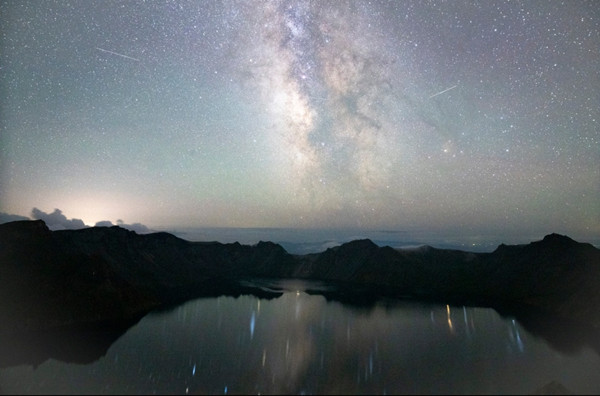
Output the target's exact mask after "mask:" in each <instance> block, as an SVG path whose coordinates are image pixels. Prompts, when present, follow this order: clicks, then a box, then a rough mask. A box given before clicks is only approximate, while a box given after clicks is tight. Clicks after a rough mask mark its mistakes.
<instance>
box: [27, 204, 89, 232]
mask: <svg viewBox="0 0 600 396" xmlns="http://www.w3.org/2000/svg"><path fill="white" fill-rule="evenodd" d="M31 217H33V218H34V219H36V220H43V221H44V222H45V223H46V225H47V226H48V228H49V229H51V230H53V231H54V230H77V229H79V228H85V227H87V226H86V225H85V224H84V223H83V220H81V219H67V217H66V216H65V215H64V214H63V213H62V210H60V209H54V212H52V213H46V212H44V211H42V210H39V209H38V208H33V209H32V210H31Z"/></svg>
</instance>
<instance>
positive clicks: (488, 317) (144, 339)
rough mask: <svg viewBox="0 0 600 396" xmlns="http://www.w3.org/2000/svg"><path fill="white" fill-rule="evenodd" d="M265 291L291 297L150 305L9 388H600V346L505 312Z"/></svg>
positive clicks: (301, 288)
mask: <svg viewBox="0 0 600 396" xmlns="http://www.w3.org/2000/svg"><path fill="white" fill-rule="evenodd" d="M260 287H261V288H263V289H264V290H269V291H278V292H280V293H282V294H281V296H280V297H278V298H271V299H259V298H257V297H255V296H253V295H242V296H239V297H237V298H234V297H229V296H220V297H211V298H200V299H196V300H192V301H188V302H186V303H184V304H182V305H180V306H177V307H174V308H172V309H170V310H165V311H161V312H153V313H150V314H148V315H147V316H145V317H144V318H142V319H141V320H140V321H139V322H138V323H137V324H135V325H134V326H132V327H130V328H129V329H128V330H127V331H126V332H125V333H124V334H123V335H122V336H120V337H118V339H117V340H116V341H114V343H112V345H110V347H108V350H107V351H105V352H102V354H103V356H99V357H97V358H95V359H97V360H95V361H93V362H91V363H87V364H81V363H67V362H63V361H60V360H56V359H48V360H46V361H44V362H43V363H41V364H39V365H38V366H37V367H33V366H31V365H26V364H21V365H18V366H14V367H6V368H3V369H0V391H1V392H3V393H130V394H131V393H136V394H140V393H144V394H146V393H179V394H186V393H209V394H234V393H256V394H258V393H294V394H302V393H307V394H311V393H320V394H322V393H330V394H331V393H334V394H335V393H355V394H356V393H377V394H386V393H388V394H389V393H391V394H394V393H396V394H397V393H426V394H435V393H444V394H448V393H454V394H465V393H466V394H473V393H487V394H498V393H521V394H529V393H533V392H535V391H536V390H537V389H539V388H541V387H542V386H544V385H546V384H548V383H550V382H553V381H554V382H558V383H560V384H562V385H563V386H564V387H566V388H567V389H568V390H569V391H571V392H575V393H590V394H598V393H600V376H599V375H598V373H600V354H599V351H598V349H599V348H597V344H596V346H595V347H594V346H593V345H588V344H586V343H578V342H577V340H574V341H575V342H574V343H573V345H571V344H570V343H569V342H568V340H567V341H566V342H564V340H563V341H558V343H556V341H555V342H554V344H556V345H553V342H549V341H548V338H547V335H546V337H542V336H540V335H535V334H532V333H530V331H528V330H526V328H525V327H524V326H523V325H522V324H521V323H520V322H519V321H518V320H515V319H514V318H512V317H510V316H507V317H503V316H501V315H500V314H498V313H497V312H496V311H495V310H493V309H488V308H475V307H463V306H450V305H444V304H429V303H418V302H411V301H402V300H396V299H384V300H379V301H377V302H376V303H373V304H371V305H368V306H353V305H347V304H342V303H340V302H336V301H327V300H326V299H325V297H323V296H322V295H320V294H315V291H314V290H317V291H318V290H325V289H327V288H328V287H329V286H328V285H325V284H320V283H318V282H304V281H298V280H284V281H273V282H270V283H263V284H261V285H260ZM311 290H312V291H311ZM307 292H308V293H307ZM529 327H531V326H529ZM534 327H535V326H533V328H534ZM573 337H575V336H573ZM556 339H558V340H560V337H558V338H556V337H555V340H556ZM550 340H551V341H552V339H550ZM111 342H112V341H111ZM561 342H562V344H561ZM563 344H564V345H563Z"/></svg>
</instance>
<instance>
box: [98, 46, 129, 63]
mask: <svg viewBox="0 0 600 396" xmlns="http://www.w3.org/2000/svg"><path fill="white" fill-rule="evenodd" d="M96 49H97V50H98V51H102V52H108V53H109V54H113V55H117V56H120V57H122V58H126V59H131V60H134V61H136V62H139V61H140V60H139V59H137V58H132V57H131V56H127V55H123V54H119V53H118V52H114V51H109V50H105V49H102V48H98V47H96Z"/></svg>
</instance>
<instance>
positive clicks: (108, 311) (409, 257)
mask: <svg viewBox="0 0 600 396" xmlns="http://www.w3.org/2000/svg"><path fill="white" fill-rule="evenodd" d="M253 277H266V278H304V279H318V280H325V281H332V282H341V283H343V284H344V285H346V287H345V290H346V296H345V297H344V298H349V299H352V298H354V299H355V300H360V299H361V298H363V297H364V296H367V295H371V296H373V295H386V296H402V297H410V298H417V299H428V300H436V301H441V302H454V303H463V304H471V305H482V306H491V307H510V306H526V307H529V308H535V309H539V310H540V311H543V312H545V313H549V314H552V315H556V316H557V317H560V318H565V319H568V320H570V321H576V322H580V323H585V324H588V325H591V326H597V327H600V292H599V289H598V287H599V286H600V250H598V249H596V248H595V247H593V246H592V245H590V244H586V243H578V242H575V241H573V240H572V239H570V238H568V237H565V236H561V235H556V234H552V235H548V236H546V237H545V238H544V239H543V240H542V241H537V242H533V243H530V244H528V245H517V246H505V245H501V246H500V247H498V249H496V251H494V252H493V253H470V252H463V251H458V250H444V249H435V248H432V247H423V248H419V249H414V250H396V249H392V248H390V247H378V246H377V245H375V244H374V243H373V242H371V241H369V240H360V241H353V242H350V243H347V244H344V245H342V246H338V247H335V248H331V249H328V250H327V251H325V252H322V253H317V254H309V255H291V254H289V253H287V252H286V251H285V250H284V249H283V248H282V247H281V246H279V245H276V244H273V243H270V242H260V243H259V244H257V245H255V246H244V245H240V244H239V243H233V244H221V243H217V242H188V241H185V240H182V239H179V238H177V237H175V236H173V235H170V234H167V233H156V234H147V235H137V234H136V233H134V232H132V231H127V230H125V229H122V228H119V227H110V228H106V227H94V228H87V229H82V230H76V231H66V230H65V231H50V230H49V229H48V228H47V227H46V225H45V224H44V222H43V221H17V222H12V223H7V224H3V225H0V334H1V333H3V332H4V333H10V332H12V333H14V332H16V331H38V330H43V329H52V328H54V329H55V328H61V327H73V326H92V327H93V326H99V325H106V326H117V325H119V324H122V323H131V322H135V320H137V319H139V317H141V315H143V314H145V313H147V312H148V311H150V310H152V309H155V308H158V307H161V306H162V307H164V306H166V305H169V304H174V303H177V302H181V301H184V300H186V299H189V298H193V297H198V296H204V295H219V294H224V293H227V294H230V295H235V294H236V293H241V292H243V291H244V290H243V287H242V286H239V284H238V283H236V282H234V281H236V280H240V279H248V278H253Z"/></svg>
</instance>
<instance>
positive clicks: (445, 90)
mask: <svg viewBox="0 0 600 396" xmlns="http://www.w3.org/2000/svg"><path fill="white" fill-rule="evenodd" d="M457 86H458V85H453V86H451V87H450V88H446V89H444V90H443V91H440V92H438V93H436V94H433V95H431V96H430V97H428V98H427V99H431V98H435V97H436V96H438V95H441V94H443V93H445V92H448V91H450V90H451V89H454V88H456V87H457Z"/></svg>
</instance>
